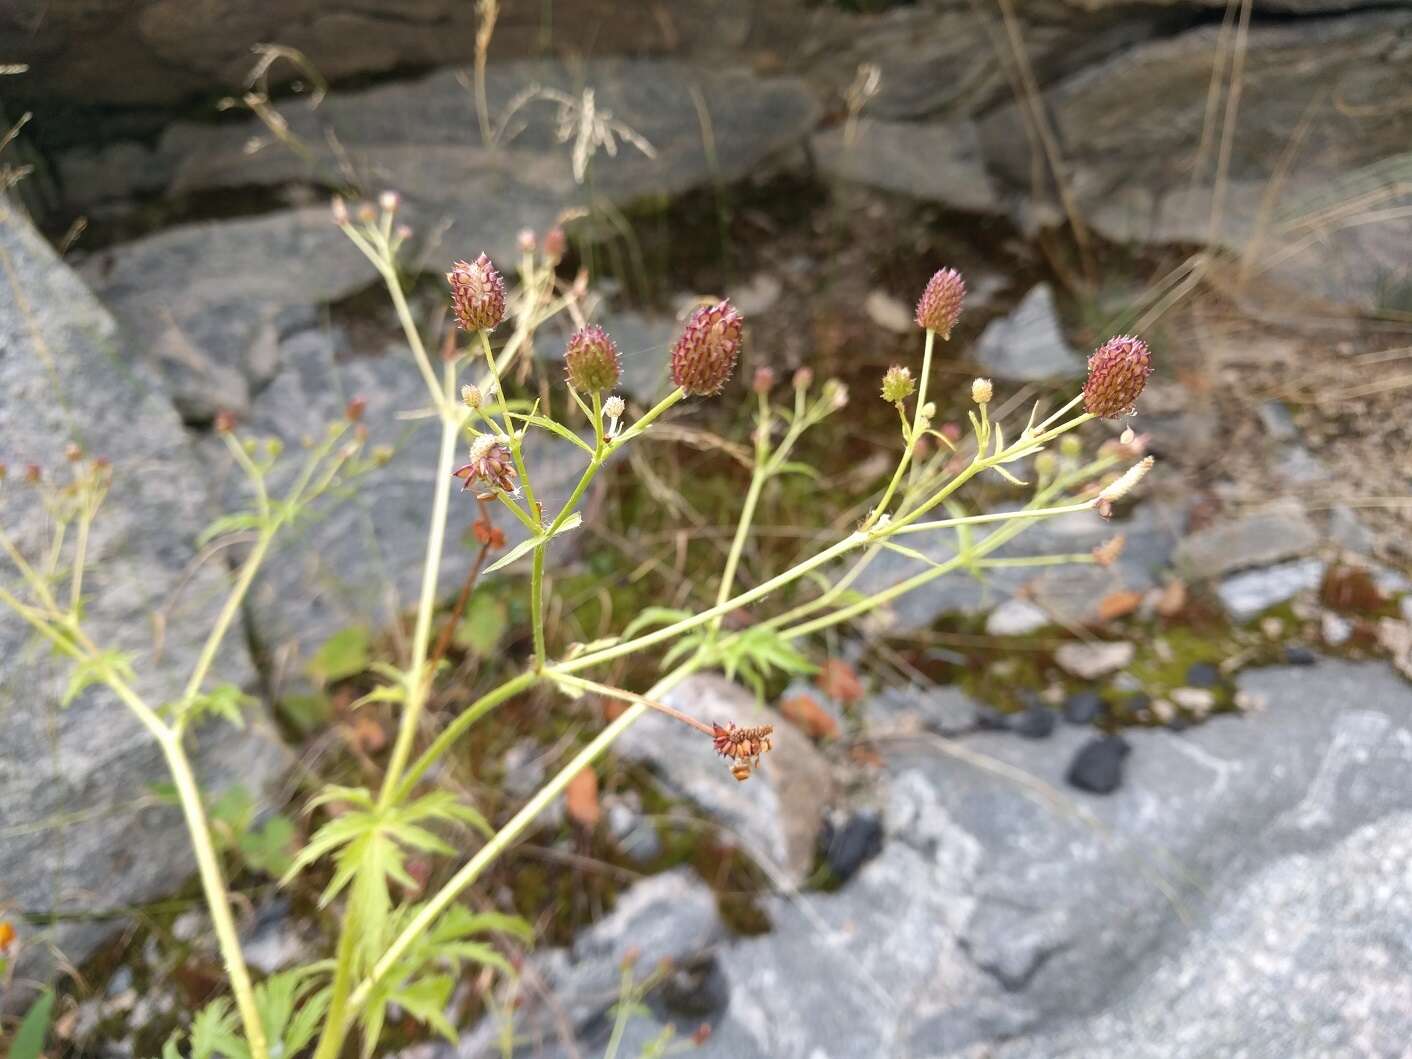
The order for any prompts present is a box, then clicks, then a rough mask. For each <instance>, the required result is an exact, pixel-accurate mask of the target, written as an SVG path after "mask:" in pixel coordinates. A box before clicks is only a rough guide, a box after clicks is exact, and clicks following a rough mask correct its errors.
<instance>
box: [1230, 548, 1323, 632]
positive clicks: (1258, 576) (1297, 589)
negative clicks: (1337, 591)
mask: <svg viewBox="0 0 1412 1059" xmlns="http://www.w3.org/2000/svg"><path fill="white" fill-rule="evenodd" d="M1323 576H1324V561H1323V560H1322V559H1295V560H1294V561H1292V562H1288V563H1278V564H1276V565H1275V566H1267V567H1263V568H1261V569H1259V570H1248V571H1246V572H1245V573H1243V574H1235V575H1233V576H1231V577H1228V578H1226V579H1225V580H1224V581H1222V582H1221V583H1220V584H1219V585H1217V586H1216V594H1217V595H1218V596H1220V597H1221V602H1222V603H1223V604H1224V605H1225V608H1226V613H1228V614H1229V615H1230V616H1231V620H1233V621H1238V622H1245V621H1250V620H1251V619H1252V618H1254V617H1256V616H1257V615H1259V614H1260V612H1261V611H1264V610H1268V609H1269V608H1270V607H1273V606H1275V605H1276V604H1278V603H1284V602H1285V601H1286V600H1290V599H1293V598H1294V597H1295V596H1297V595H1299V593H1301V592H1311V591H1313V590H1314V589H1316V588H1318V587H1319V582H1320V580H1321V579H1322V578H1323Z"/></svg>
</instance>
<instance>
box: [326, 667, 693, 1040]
mask: <svg viewBox="0 0 1412 1059" xmlns="http://www.w3.org/2000/svg"><path fill="white" fill-rule="evenodd" d="M695 666H696V663H694V662H686V663H684V664H683V665H682V666H681V667H680V668H678V669H676V670H675V671H673V672H672V673H669V674H668V675H667V676H665V677H663V678H662V679H661V680H659V681H658V682H657V683H656V684H654V685H653V686H652V688H651V689H650V690H649V691H648V692H647V695H646V696H645V697H646V698H660V697H661V695H662V694H663V693H665V692H666V691H669V690H670V689H671V688H673V687H675V686H676V685H677V684H679V683H681V681H683V680H685V679H686V678H687V676H689V675H690V674H691V673H692V672H694V670H695ZM648 709H649V707H648V706H646V705H644V704H643V703H640V702H639V703H635V704H634V705H632V706H629V707H628V708H627V709H626V710H624V711H623V713H622V714H621V715H620V716H619V717H618V718H617V719H616V720H615V721H613V722H612V723H611V724H609V725H608V726H607V727H605V728H604V729H603V731H601V732H599V733H598V735H597V736H595V737H594V739H593V741H592V742H590V743H589V744H588V745H587V746H586V747H584V748H583V749H582V750H581V751H579V752H578V753H577V754H575V755H574V757H573V758H572V759H571V760H570V761H569V762H568V764H566V765H565V766H564V767H563V768H562V769H560V770H559V771H558V772H557V773H556V774H555V775H554V777H553V778H552V779H550V780H549V782H548V783H546V784H545V785H544V786H543V787H541V788H540V789H539V791H538V792H536V793H535V795H534V797H533V798H531V799H530V800H529V801H528V802H526V803H525V805H524V807H523V808H522V809H520V811H519V812H517V813H516V814H515V815H514V816H513V817H511V818H510V820H509V821H508V822H507V823H506V824H505V826H504V827H502V828H501V829H500V830H499V831H497V832H496V833H495V835H494V836H493V837H492V838H491V839H490V841H489V842H487V843H486V844H485V845H484V846H482V847H481V848H480V849H479V850H477V851H476V854H475V856H473V857H472V858H471V859H470V860H469V861H467V862H466V863H465V864H464V865H463V866H462V867H461V869H460V870H459V871H457V872H456V874H455V875H453V876H452V877H451V879H450V880H449V881H448V882H447V883H446V884H445V885H444V886H443V887H442V888H441V889H440V890H438V891H437V892H436V894H435V895H434V896H433V897H431V898H430V899H429V900H428V901H427V902H426V903H425V904H423V905H422V907H421V910H420V911H419V912H418V913H417V914H416V916H414V917H413V918H412V920H411V922H409V923H408V924H407V926H406V927H404V928H403V930H402V932H401V933H400V934H398V935H397V937H396V938H395V939H394V940H393V942H392V944H391V945H389V946H388V947H387V951H386V952H384V953H383V955H382V957H381V958H380V959H379V960H378V961H377V963H376V964H375V965H374V966H373V969H372V972H371V973H370V974H369V976H368V977H367V978H366V979H365V980H364V981H362V982H361V983H359V985H358V988H357V989H355V990H354V991H353V995H352V997H351V998H350V999H349V1002H348V1006H347V1009H346V1011H345V1013H344V1014H343V1019H342V1021H343V1023H344V1027H345V1032H346V1029H347V1026H348V1024H349V1022H350V1020H351V1019H352V1018H354V1017H355V1016H356V1015H357V1013H358V1012H359V1011H360V1010H362V1008H363V1005H364V1004H366V1003H367V1002H368V998H369V997H370V996H371V995H372V992H373V990H374V989H376V988H377V987H378V986H379V985H380V984H382V982H383V981H384V980H385V979H386V978H387V976H388V975H389V974H391V973H392V970H393V968H395V967H396V966H397V964H398V962H399V961H400V960H401V959H402V957H403V956H404V955H406V953H407V950H408V949H409V948H410V947H411V946H412V945H413V944H414V943H415V942H416V940H417V938H418V937H420V936H421V935H422V934H424V933H425V932H426V931H427V930H429V929H430V928H431V926H432V924H433V923H435V922H436V920H437V919H438V917H440V916H441V914H442V913H443V912H445V911H446V909H447V908H448V907H450V905H451V902H452V901H454V900H456V898H457V897H458V896H460V894H461V893H462V892H463V891H464V890H465V889H466V887H468V886H470V885H471V884H472V883H474V882H475V881H476V880H477V879H478V878H480V876H481V873H482V872H484V871H485V869H486V868H488V867H489V866H490V865H491V864H493V863H494V862H495V861H496V860H497V859H498V858H499V857H500V855H501V854H503V853H504V852H505V851H506V850H507V849H509V848H510V846H512V845H513V844H514V843H515V842H516V840H518V839H519V837H520V836H521V835H522V834H524V832H525V831H526V830H527V829H528V828H529V826H530V825H531V824H532V823H534V821H535V819H536V818H537V817H538V816H539V814H540V813H542V812H544V810H545V809H547V808H548V807H549V806H550V805H551V804H553V802H554V800H555V799H556V798H558V797H559V796H560V795H561V794H563V792H564V788H566V787H567V786H568V785H569V781H570V780H571V779H573V778H574V777H575V776H577V775H578V774H579V773H580V772H582V771H583V770H584V769H585V768H587V767H588V766H589V765H591V764H593V762H594V761H596V760H597V759H598V758H599V757H601V756H602V755H603V753H604V752H605V751H606V750H607V749H608V748H609V747H610V746H612V745H613V743H614V742H615V741H616V740H617V738H618V737H619V736H620V735H622V734H623V732H625V731H627V730H628V728H630V727H631V726H632V725H633V724H634V722H636V721H637V720H638V719H639V718H640V717H642V715H643V714H645V713H646V712H647V710H648Z"/></svg>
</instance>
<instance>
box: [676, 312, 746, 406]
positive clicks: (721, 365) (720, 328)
mask: <svg viewBox="0 0 1412 1059" xmlns="http://www.w3.org/2000/svg"><path fill="white" fill-rule="evenodd" d="M744 327H745V319H744V317H742V316H741V315H740V313H739V312H738V311H737V310H736V308H735V306H733V305H732V304H731V303H730V302H729V301H720V302H717V303H716V304H715V305H709V306H702V307H701V308H699V309H697V310H696V311H695V312H693V313H692V314H691V318H690V319H689V320H687V322H686V328H685V330H683V331H682V334H681V337H680V338H678V339H677V341H676V344H675V345H674V346H673V347H672V382H674V383H675V384H676V385H677V386H680V387H681V388H682V389H683V390H685V391H686V392H687V393H689V394H692V395H694V396H697V397H714V396H715V395H716V394H718V393H720V392H721V391H722V390H723V389H725V385H726V383H727V382H728V381H729V380H730V377H731V374H732V373H733V372H734V371H735V365H736V361H737V360H739V359H740V346H741V333H742V331H743V330H744Z"/></svg>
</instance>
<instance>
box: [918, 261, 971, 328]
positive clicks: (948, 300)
mask: <svg viewBox="0 0 1412 1059" xmlns="http://www.w3.org/2000/svg"><path fill="white" fill-rule="evenodd" d="M965 300H966V281H965V280H964V279H962V278H961V273H959V272H957V271H956V270H955V269H954V268H943V269H940V270H939V271H938V272H936V274H935V275H933V276H932V278H931V279H930V280H929V281H928V282H927V289H926V290H924V291H923V292H922V296H921V298H919V299H918V300H917V325H918V326H919V327H921V328H923V329H924V330H927V331H935V332H936V333H937V334H939V335H940V336H941V337H942V338H950V337H951V329H952V328H953V327H955V326H956V321H957V320H958V319H960V317H961V304H962V302H964V301H965Z"/></svg>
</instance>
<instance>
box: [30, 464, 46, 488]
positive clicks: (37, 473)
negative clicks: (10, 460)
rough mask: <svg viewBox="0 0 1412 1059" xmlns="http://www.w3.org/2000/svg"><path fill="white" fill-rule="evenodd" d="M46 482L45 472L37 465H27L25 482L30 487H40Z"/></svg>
mask: <svg viewBox="0 0 1412 1059" xmlns="http://www.w3.org/2000/svg"><path fill="white" fill-rule="evenodd" d="M43 480H44V472H43V471H42V470H41V469H40V467H39V464H37V463H27V464H25V481H26V482H28V483H29V484H30V485H38V484H39V483H40V482H42V481H43Z"/></svg>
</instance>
